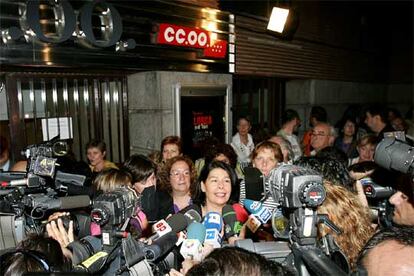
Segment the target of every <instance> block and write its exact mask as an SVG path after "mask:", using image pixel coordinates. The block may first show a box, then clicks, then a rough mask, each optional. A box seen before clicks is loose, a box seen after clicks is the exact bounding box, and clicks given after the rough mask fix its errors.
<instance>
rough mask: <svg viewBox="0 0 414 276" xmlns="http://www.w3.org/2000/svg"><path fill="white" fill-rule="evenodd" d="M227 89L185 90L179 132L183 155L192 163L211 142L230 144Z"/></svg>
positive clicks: (182, 92) (181, 102) (181, 103)
mask: <svg viewBox="0 0 414 276" xmlns="http://www.w3.org/2000/svg"><path fill="white" fill-rule="evenodd" d="M227 95H228V93H227V88H226V87H182V88H181V93H180V130H181V138H182V140H183V151H184V153H185V154H187V155H189V156H190V157H191V158H193V160H196V159H198V158H200V157H202V156H203V155H204V148H205V146H206V145H208V144H209V143H210V142H211V141H212V140H215V139H217V140H218V142H221V143H227V142H228V137H227V132H228V130H227V129H228V123H229V120H228V112H227V110H228V108H227V107H228V99H227Z"/></svg>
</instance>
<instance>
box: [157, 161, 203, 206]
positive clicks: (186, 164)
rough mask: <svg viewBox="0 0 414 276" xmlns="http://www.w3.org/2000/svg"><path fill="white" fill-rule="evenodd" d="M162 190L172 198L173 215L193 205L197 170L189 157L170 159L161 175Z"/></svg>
mask: <svg viewBox="0 0 414 276" xmlns="http://www.w3.org/2000/svg"><path fill="white" fill-rule="evenodd" d="M160 179H161V183H160V184H161V185H160V189H161V190H163V191H165V192H167V193H168V194H169V195H170V196H171V198H172V206H171V208H172V210H171V211H172V213H177V212H179V211H180V210H182V209H183V208H185V207H187V206H188V205H190V204H191V203H192V200H191V195H193V194H194V189H195V180H196V170H195V166H194V163H193V161H191V159H190V158H188V157H187V156H176V157H173V158H171V159H169V160H168V161H167V162H166V163H165V166H164V167H163V168H162V171H161V173H160Z"/></svg>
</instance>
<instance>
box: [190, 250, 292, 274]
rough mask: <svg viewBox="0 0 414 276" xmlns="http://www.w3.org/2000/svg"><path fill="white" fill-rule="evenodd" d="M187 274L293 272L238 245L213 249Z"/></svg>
mask: <svg viewBox="0 0 414 276" xmlns="http://www.w3.org/2000/svg"><path fill="white" fill-rule="evenodd" d="M186 275H187V276H196V275H197V276H207V275H209V276H210V275H211V276H213V275H226V276H229V275H231V276H233V275H234V276H236V275H262V276H282V275H284V276H293V275H295V274H294V272H293V271H292V270H291V269H289V268H287V267H285V266H283V265H281V264H279V263H277V262H273V261H270V260H268V259H266V258H265V257H263V256H262V255H259V254H257V253H253V252H250V251H247V250H245V249H243V248H239V247H223V248H217V249H214V250H213V251H212V252H211V253H210V254H209V255H208V256H207V257H206V258H205V259H204V260H203V261H202V262H201V263H199V264H197V265H195V266H193V267H192V268H191V269H190V270H189V271H188V272H187V274H186Z"/></svg>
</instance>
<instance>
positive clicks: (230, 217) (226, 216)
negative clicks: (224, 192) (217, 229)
mask: <svg viewBox="0 0 414 276" xmlns="http://www.w3.org/2000/svg"><path fill="white" fill-rule="evenodd" d="M222 214H223V220H224V223H225V224H234V223H235V222H236V220H237V217H236V212H235V211H234V209H233V207H232V206H231V205H228V204H227V205H225V206H224V207H223V210H222Z"/></svg>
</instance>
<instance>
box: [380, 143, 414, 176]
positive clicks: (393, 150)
mask: <svg viewBox="0 0 414 276" xmlns="http://www.w3.org/2000/svg"><path fill="white" fill-rule="evenodd" d="M374 161H375V163H377V164H378V165H380V166H381V167H383V168H385V169H387V170H391V169H393V170H396V171H399V172H402V173H411V174H412V175H413V174H414V147H412V146H410V145H408V144H407V143H406V142H404V141H401V140H398V139H396V138H395V137H386V138H384V139H382V141H381V142H380V143H378V145H377V147H376V148H375V155H374Z"/></svg>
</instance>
